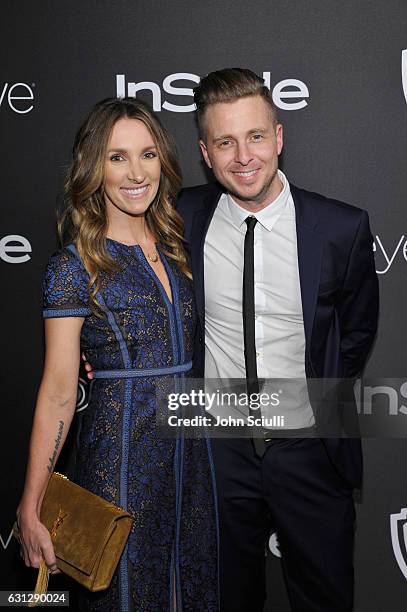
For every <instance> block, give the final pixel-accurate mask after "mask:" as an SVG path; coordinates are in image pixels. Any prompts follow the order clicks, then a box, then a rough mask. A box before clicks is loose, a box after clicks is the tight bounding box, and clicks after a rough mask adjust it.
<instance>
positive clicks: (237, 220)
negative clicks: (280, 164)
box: [226, 170, 290, 232]
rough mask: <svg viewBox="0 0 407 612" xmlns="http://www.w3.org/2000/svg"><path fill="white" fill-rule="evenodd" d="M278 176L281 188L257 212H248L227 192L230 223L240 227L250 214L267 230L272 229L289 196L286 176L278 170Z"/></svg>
mask: <svg viewBox="0 0 407 612" xmlns="http://www.w3.org/2000/svg"><path fill="white" fill-rule="evenodd" d="M278 176H279V178H280V180H281V182H282V183H283V189H282V190H281V192H280V193H279V194H278V196H277V198H276V199H275V200H273V201H272V202H270V204H268V205H267V206H266V207H265V208H263V210H260V211H259V212H257V213H253V214H250V212H249V211H247V210H245V209H244V208H242V207H241V206H239V204H237V203H236V202H235V201H234V199H233V198H232V196H231V195H230V194H227V196H226V199H227V206H228V209H229V214H230V217H231V219H232V223H233V224H234V225H236V227H239V228H241V226H242V225H243V223H244V221H245V219H246V217H248V216H252V217H256V219H257V220H258V222H259V223H260V225H262V226H263V227H264V228H265V229H266V230H267V231H269V232H270V231H271V230H272V229H273V226H274V224H275V223H276V221H277V219H278V218H279V217H280V215H281V213H282V212H283V211H284V210H285V209H286V207H287V205H288V199H289V197H290V185H289V182H288V180H287V178H286V176H285V175H284V174H283V172H281V170H278Z"/></svg>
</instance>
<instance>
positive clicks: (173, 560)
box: [44, 239, 218, 612]
mask: <svg viewBox="0 0 407 612" xmlns="http://www.w3.org/2000/svg"><path fill="white" fill-rule="evenodd" d="M107 248H108V250H109V252H110V254H111V255H112V257H113V258H114V260H115V261H116V263H117V264H118V270H117V271H115V272H114V273H112V274H110V275H107V274H104V275H103V276H102V283H101V289H100V292H99V294H98V301H99V303H100V304H102V305H103V308H104V316H103V317H97V316H96V315H95V314H93V313H92V311H91V309H90V307H89V293H88V275H87V273H86V271H85V269H84V267H83V264H82V262H81V260H80V259H79V257H78V254H77V252H76V249H75V248H74V247H73V246H69V247H67V248H64V249H62V250H60V251H59V252H57V253H56V254H55V255H53V256H52V257H51V259H50V262H49V264H48V268H47V271H46V276H45V282H44V317H71V316H74V317H75V316H76V317H85V321H84V324H83V327H82V332H81V348H82V350H84V351H85V352H86V355H87V358H88V360H89V362H90V363H91V364H92V366H93V368H94V371H95V380H94V383H93V385H92V393H91V400H90V403H89V406H88V408H87V409H86V411H85V414H84V416H83V419H82V426H81V432H80V438H79V448H78V452H77V457H76V473H75V474H76V475H75V477H74V480H75V481H76V482H77V483H78V484H80V485H81V486H83V487H85V488H87V489H88V490H90V491H93V492H94V493H96V494H97V495H100V496H102V497H104V498H105V499H107V500H109V501H112V502H113V503H115V504H116V505H118V506H121V507H123V508H125V509H127V510H128V511H129V512H130V514H131V515H132V516H133V517H134V519H135V521H134V526H133V529H132V531H131V534H130V537H129V540H128V543H127V545H126V548H125V550H124V553H123V555H122V558H121V561H120V564H119V566H118V569H117V571H116V573H115V575H114V578H113V580H112V583H111V586H110V587H109V589H107V590H105V591H102V592H99V593H90V592H87V591H86V592H85V590H83V593H82V594H81V603H80V609H81V611H82V610H100V611H109V612H110V611H111V612H136V611H137V612H142V611H145V612H166V611H171V610H173V598H174V583H175V585H176V586H175V594H176V601H177V612H183V611H191V612H200V611H202V612H212V611H217V610H218V576H217V549H218V547H217V525H216V497H215V487H214V474H213V464H212V459H211V451H210V446H209V444H208V442H207V441H206V440H205V439H203V440H202V439H189V440H187V439H178V440H174V439H165V438H160V436H159V434H158V432H157V428H156V423H155V415H156V399H155V389H156V386H157V384H158V381H160V380H163V378H165V377H168V376H171V377H172V378H173V377H183V376H185V374H186V372H187V371H188V369H189V368H190V367H191V360H192V350H193V336H194V331H195V323H196V312H195V308H194V299H193V293H192V285H191V282H190V281H189V280H188V279H187V278H186V277H185V275H183V274H181V273H180V272H179V270H178V268H177V266H176V265H175V264H174V263H173V262H171V260H169V259H167V258H166V257H165V256H163V255H161V258H162V261H163V263H164V266H165V268H166V271H167V274H168V277H169V281H170V285H171V291H172V297H173V301H172V303H171V302H170V300H169V299H168V297H167V295H166V293H165V290H164V288H163V286H162V284H161V283H160V281H159V279H158V278H157V276H156V275H155V273H154V272H153V270H152V268H151V266H150V265H149V263H148V261H147V260H146V259H145V257H144V254H143V252H142V250H141V249H140V247H139V246H126V245H123V244H121V243H118V242H115V241H113V240H110V239H108V240H107Z"/></svg>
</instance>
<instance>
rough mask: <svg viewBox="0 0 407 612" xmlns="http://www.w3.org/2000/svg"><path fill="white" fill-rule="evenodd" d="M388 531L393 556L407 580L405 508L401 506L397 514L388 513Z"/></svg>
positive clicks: (406, 510) (406, 524)
mask: <svg viewBox="0 0 407 612" xmlns="http://www.w3.org/2000/svg"><path fill="white" fill-rule="evenodd" d="M390 533H391V543H392V545H393V552H394V556H395V557H396V561H397V564H398V566H399V568H400V571H401V573H402V574H403V576H404V578H405V579H406V580H407V508H401V510H400V512H398V513H397V514H390Z"/></svg>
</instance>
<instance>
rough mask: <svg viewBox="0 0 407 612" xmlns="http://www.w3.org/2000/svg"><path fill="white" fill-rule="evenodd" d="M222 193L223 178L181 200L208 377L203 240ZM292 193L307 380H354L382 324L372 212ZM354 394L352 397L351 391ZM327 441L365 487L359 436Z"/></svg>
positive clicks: (342, 468)
mask: <svg viewBox="0 0 407 612" xmlns="http://www.w3.org/2000/svg"><path fill="white" fill-rule="evenodd" d="M222 193H223V191H222V188H221V186H220V185H219V184H217V183H213V184H208V185H202V186H198V187H191V188H186V189H184V190H183V191H182V192H181V194H180V197H179V200H178V206H177V210H178V212H179V213H180V214H181V216H182V218H183V220H184V224H185V237H186V239H187V241H188V243H189V250H190V257H191V267H192V274H193V277H194V286H195V298H196V305H197V310H198V318H199V326H198V333H197V337H196V343H195V357H194V359H195V362H194V373H195V376H197V377H203V374H204V360H205V343H204V330H205V287H204V242H205V236H206V232H207V230H208V227H209V224H210V222H211V219H212V217H213V214H214V212H215V209H216V206H217V204H218V202H219V199H220V196H221V195H222ZM291 193H292V196H293V200H294V205H295V214H296V229H297V247H298V266H299V276H300V285H301V298H302V307H303V317H304V331H305V372H306V376H307V379H308V383H310V382H311V379H323V378H329V379H353V378H355V377H356V376H357V375H358V374H359V373H360V372H361V371H362V369H363V367H364V365H365V363H366V360H367V357H368V355H369V352H370V350H371V347H372V344H373V340H374V337H375V334H376V329H377V318H378V301H379V300H378V282H377V275H376V271H375V265H374V256H373V246H372V243H373V240H372V235H371V233H370V228H369V220H368V215H367V213H366V211H364V210H361V209H359V208H356V207H354V206H350V205H348V204H344V203H342V202H338V201H336V200H332V199H328V198H325V197H323V196H321V195H318V194H316V193H311V192H308V191H305V190H303V189H299V188H297V187H295V186H293V185H291ZM351 395H352V402H353V401H354V398H353V391H352V392H351ZM348 399H349V398H348ZM311 404H312V398H311ZM355 414H356V412H355ZM324 444H325V446H326V449H327V451H328V455H329V456H330V458H331V460H332V462H333V464H334V465H335V467H336V468H337V470H338V471H339V473H340V474H341V475H342V476H343V477H344V478H345V479H346V480H347V481H348V482H349V483H351V484H352V485H353V486H360V484H361V479H362V453H361V444H360V440H359V439H358V438H340V439H339V438H326V439H324Z"/></svg>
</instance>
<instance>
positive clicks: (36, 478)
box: [17, 317, 84, 567]
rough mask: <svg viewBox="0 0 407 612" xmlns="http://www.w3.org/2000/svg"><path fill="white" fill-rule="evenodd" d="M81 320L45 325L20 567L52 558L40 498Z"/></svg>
mask: <svg viewBox="0 0 407 612" xmlns="http://www.w3.org/2000/svg"><path fill="white" fill-rule="evenodd" d="M83 321H84V319H83V318H82V317H62V318H53V319H46V320H45V363H44V372H43V376H42V380H41V385H40V388H39V391H38V396H37V403H36V408H35V415H34V422H33V428H32V433H31V441H30V453H29V461H28V467H27V475H26V480H25V486H24V492H23V495H22V498H21V501H20V504H19V507H18V510H17V517H18V523H19V527H20V534H21V539H22V552H23V556H24V560H25V563H26V565H31V566H32V567H38V565H39V561H40V559H41V557H42V556H43V557H44V559H45V561H46V563H47V565H48V566H50V567H51V566H54V565H55V555H54V551H53V547H52V544H51V539H50V536H49V533H48V530H47V529H46V528H45V527H44V526H43V525H42V524H41V523H40V521H39V515H40V508H41V502H42V498H43V496H44V492H45V489H46V487H47V484H48V480H49V478H50V476H51V473H52V472H53V470H54V467H55V463H56V460H57V459H58V456H59V454H60V452H61V449H62V447H63V445H64V442H65V439H66V436H67V433H68V430H69V427H70V425H71V422H72V418H73V414H74V410H75V405H76V397H77V387H78V372H79V361H80V332H81V328H82V325H83Z"/></svg>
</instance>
